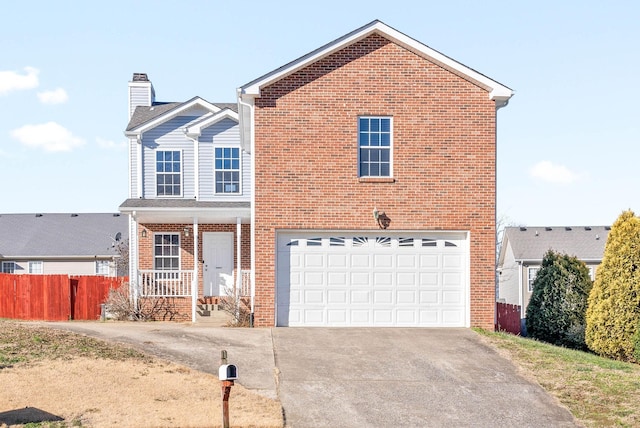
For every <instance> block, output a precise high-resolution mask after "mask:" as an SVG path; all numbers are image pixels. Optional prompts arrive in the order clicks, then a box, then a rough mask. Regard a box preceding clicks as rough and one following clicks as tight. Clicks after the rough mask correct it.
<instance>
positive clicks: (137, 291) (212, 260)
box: [120, 199, 253, 322]
mask: <svg viewBox="0 0 640 428" xmlns="http://www.w3.org/2000/svg"><path fill="white" fill-rule="evenodd" d="M162 202H164V201H162ZM159 204H160V202H159V201H150V200H144V199H142V200H127V202H126V203H125V204H123V205H122V206H121V207H120V209H121V211H123V212H127V213H128V214H129V216H130V227H131V232H130V257H129V260H130V266H129V271H130V278H131V281H130V287H131V297H132V299H133V300H134V301H135V302H136V303H138V302H140V301H148V300H149V299H170V300H171V302H172V304H173V305H175V307H176V308H177V312H179V316H177V317H176V319H181V320H190V321H192V322H196V321H197V320H198V312H200V315H202V313H203V312H206V309H208V308H207V307H204V306H203V305H208V303H207V302H206V299H207V298H216V299H218V300H219V299H223V298H225V297H227V298H228V299H235V301H237V302H244V303H246V304H247V306H249V307H250V308H251V307H252V306H253V298H252V296H253V292H252V290H253V286H252V275H251V240H250V238H251V236H250V232H251V226H250V224H249V222H250V213H249V208H248V203H226V204H221V203H211V202H197V201H190V202H188V203H187V202H185V201H171V205H177V206H172V207H167V206H158V205H159ZM209 300H211V299H209ZM203 308H204V309H203Z"/></svg>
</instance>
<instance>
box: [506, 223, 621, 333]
mask: <svg viewBox="0 0 640 428" xmlns="http://www.w3.org/2000/svg"><path fill="white" fill-rule="evenodd" d="M610 229H611V228H610V227H609V226H571V227H569V226H562V227H506V228H505V229H504V233H503V237H502V245H501V246H500V255H499V258H498V290H499V291H498V301H499V302H503V303H509V304H512V305H518V306H520V311H521V317H520V318H521V320H524V319H525V318H526V313H527V305H528V304H529V299H530V298H531V294H532V292H533V281H534V280H535V278H536V274H537V272H538V270H539V269H540V266H541V265H542V258H543V257H544V255H545V253H546V252H547V251H549V250H553V251H555V252H558V253H561V254H568V255H570V256H575V257H577V258H578V259H580V260H582V261H583V262H585V264H586V265H587V267H588V268H589V272H590V274H591V279H595V272H596V268H597V267H598V265H599V264H600V262H601V261H602V256H603V254H604V246H605V244H606V242H607V237H608V236H609V230H610ZM521 324H522V325H523V326H524V322H521Z"/></svg>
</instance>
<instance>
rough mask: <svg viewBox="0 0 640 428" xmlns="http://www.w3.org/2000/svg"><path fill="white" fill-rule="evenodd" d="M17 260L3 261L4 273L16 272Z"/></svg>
mask: <svg viewBox="0 0 640 428" xmlns="http://www.w3.org/2000/svg"><path fill="white" fill-rule="evenodd" d="M15 271H16V262H2V273H15Z"/></svg>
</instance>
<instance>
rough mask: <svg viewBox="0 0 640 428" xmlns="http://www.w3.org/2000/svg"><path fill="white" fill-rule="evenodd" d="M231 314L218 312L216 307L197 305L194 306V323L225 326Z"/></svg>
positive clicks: (218, 309)
mask: <svg viewBox="0 0 640 428" xmlns="http://www.w3.org/2000/svg"><path fill="white" fill-rule="evenodd" d="M231 319H232V317H231V314H228V313H227V312H225V311H223V310H220V308H219V307H218V305H213V304H199V305H197V306H196V322H198V323H207V324H217V325H220V326H225V325H227V324H228V323H229V322H230V321H231Z"/></svg>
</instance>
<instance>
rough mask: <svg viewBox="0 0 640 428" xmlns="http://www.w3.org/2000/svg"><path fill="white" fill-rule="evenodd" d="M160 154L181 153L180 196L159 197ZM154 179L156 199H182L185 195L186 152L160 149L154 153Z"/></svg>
mask: <svg viewBox="0 0 640 428" xmlns="http://www.w3.org/2000/svg"><path fill="white" fill-rule="evenodd" d="M158 152H180V194H179V195H158V159H157V153H158ZM153 177H154V184H155V186H154V190H155V192H154V193H155V195H156V198H182V197H183V195H184V150H183V149H171V148H168V147H166V148H162V149H161V148H158V149H155V150H154V151H153Z"/></svg>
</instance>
